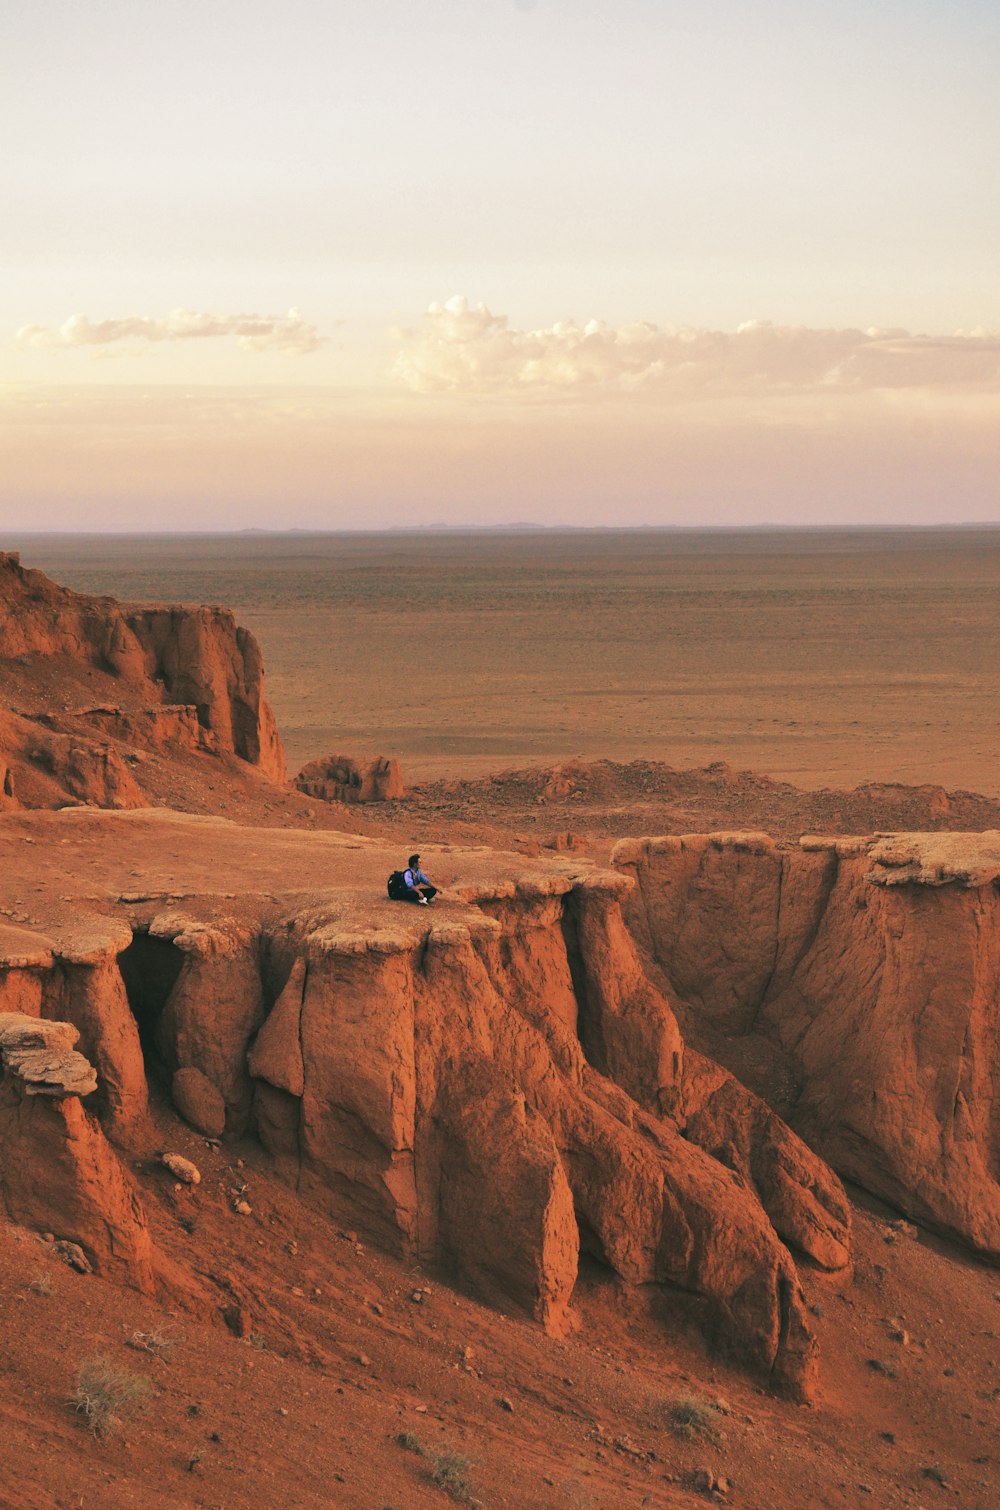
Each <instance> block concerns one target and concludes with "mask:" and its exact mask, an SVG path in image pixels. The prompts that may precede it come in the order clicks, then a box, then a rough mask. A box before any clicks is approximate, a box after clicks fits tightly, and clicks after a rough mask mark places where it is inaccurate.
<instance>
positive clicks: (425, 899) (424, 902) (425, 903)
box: [420, 897, 427, 907]
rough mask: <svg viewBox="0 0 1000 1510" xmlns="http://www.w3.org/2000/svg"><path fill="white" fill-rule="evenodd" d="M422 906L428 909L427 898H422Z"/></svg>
mask: <svg viewBox="0 0 1000 1510" xmlns="http://www.w3.org/2000/svg"><path fill="white" fill-rule="evenodd" d="M420 905H421V907H426V906H427V898H426V897H421V898H420Z"/></svg>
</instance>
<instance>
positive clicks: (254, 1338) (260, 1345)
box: [243, 1332, 267, 1353]
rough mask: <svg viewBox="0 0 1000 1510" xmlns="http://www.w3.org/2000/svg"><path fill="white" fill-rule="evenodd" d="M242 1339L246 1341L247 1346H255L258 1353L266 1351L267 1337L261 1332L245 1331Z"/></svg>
mask: <svg viewBox="0 0 1000 1510" xmlns="http://www.w3.org/2000/svg"><path fill="white" fill-rule="evenodd" d="M243 1340H244V1341H245V1342H246V1345H247V1347H253V1348H256V1349H257V1351H258V1353H266V1352H267V1338H266V1337H265V1336H263V1334H262V1333H260V1332H247V1334H246V1337H245V1338H244V1339H243Z"/></svg>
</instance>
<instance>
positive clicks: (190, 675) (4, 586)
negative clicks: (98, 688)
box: [0, 553, 287, 810]
mask: <svg viewBox="0 0 1000 1510" xmlns="http://www.w3.org/2000/svg"><path fill="white" fill-rule="evenodd" d="M96 672H100V673H102V674H103V675H104V677H105V679H106V680H108V679H111V680H112V685H113V686H114V688H115V695H116V698H118V696H119V694H120V701H116V703H115V704H109V705H101V706H97V707H95V706H88V705H87V704H86V703H85V702H83V701H82V700H81V699H80V697H79V696H78V695H76V693H78V692H85V691H86V689H87V686H88V683H87V680H86V678H87V675H88V673H89V675H90V676H91V677H93V676H94V674H95V673H96ZM0 673H2V677H0V680H2V682H3V684H4V686H3V689H0V690H3V691H4V692H5V694H6V695H5V698H4V701H6V703H7V706H6V707H0V810H3V809H5V808H6V809H10V808H13V807H15V806H17V805H22V806H29V807H30V806H48V805H58V804H59V803H60V802H66V801H76V802H83V803H93V804H95V805H97V806H102V807H112V808H133V807H141V806H144V805H145V803H146V801H147V798H146V795H145V793H144V789H143V780H142V769H141V764H140V761H141V757H140V755H139V754H138V753H137V752H140V751H143V750H171V751H182V752H192V753H197V754H213V753H215V754H218V753H223V754H230V755H233V756H238V757H239V758H240V759H241V760H243V761H246V762H248V763H249V764H250V765H252V766H254V767H256V768H257V769H258V770H259V771H260V772H261V773H262V774H263V775H264V776H266V777H268V778H270V779H271V780H273V781H279V782H283V781H285V780H286V777H287V772H286V769H285V759H284V753H283V750H282V745H281V740H280V738H279V735H278V731H277V725H276V723H275V720H274V716H273V714H272V712H271V709H270V707H269V706H268V704H267V702H266V700H265V698H264V691H263V665H262V661H261V654H260V649H259V647H258V645H257V643H256V641H255V640H254V638H253V636H252V635H251V634H249V633H248V632H247V631H246V630H244V629H241V628H239V627H238V626H237V624H236V622H235V620H234V619H233V616H232V614H230V613H229V612H227V611H226V610H224V609H221V608H141V607H136V606H134V605H130V604H123V603H117V602H116V601H115V600H114V599H112V598H96V597H89V596H87V595H85V594H82V593H74V592H71V591H69V590H68V589H66V588H62V587H59V586H57V584H56V583H54V582H52V581H50V580H49V578H48V577H46V576H45V575H44V574H43V573H42V572H38V571H29V570H26V569H25V568H23V567H22V566H21V564H20V560H19V558H18V556H17V555H16V554H15V553H7V554H5V553H0ZM50 673H51V674H54V675H55V677H56V680H57V681H58V683H59V685H60V686H61V687H62V688H63V693H62V694H61V695H60V700H61V701H62V706H61V711H57V709H59V708H60V701H54V700H53V695H52V694H51V690H50V695H49V696H48V698H47V700H46V701H45V702H44V703H39V700H38V696H37V689H38V688H39V687H40V686H47V685H48V682H49V681H50V680H51V675H50ZM70 689H74V690H73V691H70ZM67 693H69V695H70V696H71V697H73V699H74V700H73V701H72V702H66V701H65V697H66V695H67ZM92 697H93V693H92V692H91V698H92Z"/></svg>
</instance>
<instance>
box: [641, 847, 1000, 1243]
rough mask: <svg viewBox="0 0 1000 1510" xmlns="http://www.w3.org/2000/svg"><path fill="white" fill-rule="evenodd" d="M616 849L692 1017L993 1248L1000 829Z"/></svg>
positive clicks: (825, 1145)
mask: <svg viewBox="0 0 1000 1510" xmlns="http://www.w3.org/2000/svg"><path fill="white" fill-rule="evenodd" d="M614 858H615V863H616V864H617V865H618V866H619V867H620V868H621V869H622V870H623V871H626V872H628V873H629V874H631V875H633V876H634V877H635V878H636V879H637V881H638V887H637V889H636V890H635V891H634V892H633V893H631V895H630V896H629V897H628V898H627V900H626V902H625V909H626V914H627V917H628V921H629V923H630V925H631V928H632V930H633V932H634V933H635V935H636V937H637V938H638V939H639V940H640V942H641V944H642V946H643V948H644V950H645V951H647V952H648V954H649V956H650V957H651V958H652V959H653V960H654V961H655V964H656V967H658V970H659V972H660V976H661V978H662V980H663V982H664V984H665V985H666V987H667V988H668V989H669V990H670V991H671V992H672V993H674V994H675V995H676V998H677V1000H678V1002H679V1003H680V1004H681V1005H680V1007H679V1011H680V1014H681V1019H682V1022H683V1024H684V1027H685V1031H686V1032H687V1033H688V1034H689V1035H691V1036H693V1037H694V1038H695V1040H696V1041H697V1042H699V1043H701V1044H702V1045H703V1046H705V1047H706V1048H707V1049H708V1051H709V1052H711V1053H712V1054H713V1055H714V1057H716V1058H721V1059H723V1060H725V1062H727V1063H729V1064H730V1065H732V1066H733V1067H736V1068H738V1072H739V1073H740V1075H741V1078H744V1079H747V1080H749V1082H750V1083H752V1084H753V1083H759V1084H760V1085H761V1087H762V1088H764V1087H767V1088H768V1093H769V1094H773V1099H774V1100H775V1104H776V1105H778V1106H779V1107H780V1109H781V1111H782V1114H783V1115H784V1116H785V1117H786V1118H787V1119H788V1120H789V1121H790V1122H791V1123H792V1125H793V1126H794V1127H795V1128H796V1129H797V1130H798V1131H799V1132H800V1133H801V1134H802V1135H803V1137H804V1138H805V1139H806V1140H807V1141H808V1143H809V1144H810V1145H811V1146H812V1147H813V1148H815V1149H816V1150H817V1151H818V1152H820V1153H821V1154H822V1155H823V1156H824V1158H826V1159H827V1160H829V1162H830V1163H831V1164H832V1165H833V1166H834V1168H836V1169H837V1170H839V1172H840V1173H841V1174H843V1175H845V1176H846V1177H848V1178H850V1179H852V1180H854V1181H856V1182H857V1183H858V1184H860V1185H861V1186H863V1187H864V1188H865V1189H867V1190H870V1191H872V1192H873V1193H874V1194H876V1195H878V1196H881V1197H882V1198H884V1199H885V1200H887V1201H889V1202H891V1203H892V1204H893V1205H894V1206H896V1207H897V1208H898V1209H899V1210H901V1211H903V1212H905V1213H906V1214H907V1215H909V1216H912V1217H913V1218H914V1219H916V1220H918V1221H921V1222H923V1223H925V1224H927V1225H930V1226H932V1227H936V1228H937V1229H938V1230H940V1231H943V1232H947V1233H949V1234H951V1235H954V1236H956V1237H958V1238H960V1239H962V1240H963V1241H965V1242H967V1243H969V1244H970V1245H971V1246H973V1247H974V1248H976V1249H978V1250H979V1251H981V1252H983V1253H985V1254H988V1255H990V1256H992V1257H998V1256H1000V1183H998V1182H1000V1102H998V1101H997V1096H996V1086H997V1084H998V1076H1000V1054H998V1048H997V1045H998V1041H1000V890H998V876H1000V834H982V835H971V834H933V835H895V836H887V837H883V838H880V839H871V840H866V839H853V840H852V839H841V840H824V839H806V840H803V841H802V844H801V846H800V847H799V848H798V849H794V850H787V851H781V850H778V849H777V847H776V846H775V845H774V844H773V843H772V842H771V841H770V840H769V839H768V838H767V836H766V835H760V834H739V835H734V834H729V835H726V834H721V835H687V836H684V837H682V838H666V839H644V840H639V841H631V840H629V841H624V842H623V843H622V844H621V845H619V847H618V849H617V850H616V852H615V857H614ZM778 1067H780V1075H776V1074H775V1070H776V1068H778ZM781 1162H783V1161H779V1167H780V1163H781ZM796 1208H797V1209H798V1202H796ZM779 1230H780V1227H779Z"/></svg>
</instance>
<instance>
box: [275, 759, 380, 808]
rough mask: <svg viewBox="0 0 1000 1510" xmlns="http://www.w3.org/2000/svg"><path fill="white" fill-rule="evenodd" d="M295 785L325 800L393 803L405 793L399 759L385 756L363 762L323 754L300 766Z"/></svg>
mask: <svg viewBox="0 0 1000 1510" xmlns="http://www.w3.org/2000/svg"><path fill="white" fill-rule="evenodd" d="M295 785H296V786H297V787H298V789H299V791H300V792H305V794H306V796H307V797H319V798H321V799H322V800H323V801H324V802H395V801H397V800H398V799H399V798H400V797H402V796H403V795H404V792H403V776H402V772H401V771H400V768H399V761H398V760H391V759H389V758H388V757H387V756H385V755H375V756H373V757H372V759H371V760H365V761H357V760H354V759H353V758H352V757H351V756H350V755H326V756H324V757H323V758H322V759H320V760H311V761H310V762H309V764H308V765H306V766H303V767H302V770H301V771H300V772H299V774H298V775H297V776H296V778H295Z"/></svg>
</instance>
